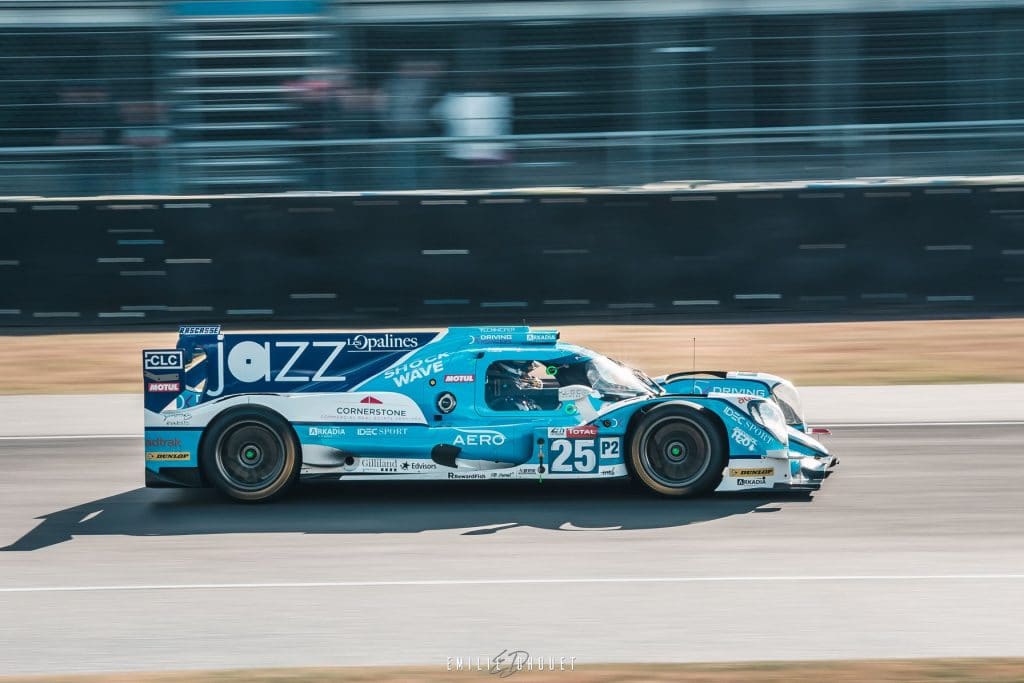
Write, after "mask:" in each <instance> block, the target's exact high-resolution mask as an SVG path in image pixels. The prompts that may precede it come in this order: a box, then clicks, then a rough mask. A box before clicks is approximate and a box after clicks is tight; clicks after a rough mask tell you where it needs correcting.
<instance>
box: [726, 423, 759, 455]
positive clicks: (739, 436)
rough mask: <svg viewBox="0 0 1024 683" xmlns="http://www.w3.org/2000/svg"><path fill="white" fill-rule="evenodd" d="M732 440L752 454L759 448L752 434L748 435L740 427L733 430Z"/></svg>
mask: <svg viewBox="0 0 1024 683" xmlns="http://www.w3.org/2000/svg"><path fill="white" fill-rule="evenodd" d="M732 440H733V441H735V442H736V443H738V444H739V445H741V446H743V447H744V448H746V449H747V450H748V451H751V452H753V451H754V450H755V449H756V448H757V441H756V440H755V439H754V437H752V436H751V435H750V434H747V433H746V432H745V431H743V430H742V429H740V428H739V427H733V428H732Z"/></svg>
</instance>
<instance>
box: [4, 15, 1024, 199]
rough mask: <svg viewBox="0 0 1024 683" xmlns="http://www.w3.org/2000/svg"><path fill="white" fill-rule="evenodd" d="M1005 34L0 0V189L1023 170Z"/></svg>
mask: <svg viewBox="0 0 1024 683" xmlns="http://www.w3.org/2000/svg"><path fill="white" fill-rule="evenodd" d="M893 10H899V11H893ZM1022 55H1024V3H1022V2H1015V1H1009V0H1002V1H999V2H984V1H974V2H965V1H963V0H961V1H959V2H954V1H949V0H902V1H901V2H892V1H891V0H816V1H815V2H804V1H803V0H789V1H787V2H767V1H765V2H758V1H751V0H746V1H740V0H721V1H719V2H713V3H712V2H705V1H702V0H592V1H590V2H571V1H569V0H520V1H517V2H494V1H490V2H487V1H482V0H479V1H478V0H405V1H402V0H363V1H355V0H353V1H341V0H334V1H331V0H186V1H182V2H170V1H165V2H153V1H150V2H130V1H123V0H109V1H104V0H96V1H91V2H87V1H76V2H66V1H65V2H62V1H59V0H9V1H7V2H3V3H0V195H8V196H9V195H26V194H27V195H48V196H58V195H65V196H69V195H71V196H79V195H95V194H108V193H109V194H152V193H161V194H177V193H188V194H194V193H221V192H281V191H318V190H332V191H337V190H340V191H384V190H412V189H438V188H511V187H537V186H549V185H559V186H566V185H570V186H574V185H587V186H593V185H599V186H609V185H610V186H623V185H641V184H645V183H651V182H659V181H680V180H692V179H716V180H724V181H747V180H757V181H765V180H784V179H809V178H818V179H821V178H851V177H864V176H870V177H876V176H894V175H900V176H902V175H924V176H932V175H944V174H958V175H960V174H996V173H998V174H1018V173H1020V172H1021V170H1022V169H1024V159H1022V156H1021V153H1020V152H1021V148H1022V146H1021V136H1022V134H1024V128H1022V126H1021V123H1022V122H1024V73H1022V72H1021V70H1020V69H1019V68H1015V67H1016V66H1017V65H1018V64H1019V62H1020V57H1021V56H1022Z"/></svg>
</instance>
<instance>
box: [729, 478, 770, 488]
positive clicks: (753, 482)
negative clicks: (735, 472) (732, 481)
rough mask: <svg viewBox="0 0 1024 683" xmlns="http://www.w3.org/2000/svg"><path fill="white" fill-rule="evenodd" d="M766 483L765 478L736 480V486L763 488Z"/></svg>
mask: <svg viewBox="0 0 1024 683" xmlns="http://www.w3.org/2000/svg"><path fill="white" fill-rule="evenodd" d="M767 483H768V480H767V479H766V478H765V477H756V478H754V479H747V478H743V479H737V480H736V485H737V486H764V485H766V484H767Z"/></svg>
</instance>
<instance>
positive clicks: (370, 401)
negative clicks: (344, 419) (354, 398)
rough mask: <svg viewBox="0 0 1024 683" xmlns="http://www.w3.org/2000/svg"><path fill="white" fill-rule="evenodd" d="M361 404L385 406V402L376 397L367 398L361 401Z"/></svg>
mask: <svg viewBox="0 0 1024 683" xmlns="http://www.w3.org/2000/svg"><path fill="white" fill-rule="evenodd" d="M359 402H360V403H366V404H372V405H383V404H384V401H382V400H380V399H379V398H377V397H376V396H367V397H366V398H363V399H360V401H359Z"/></svg>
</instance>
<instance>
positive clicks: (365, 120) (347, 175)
mask: <svg viewBox="0 0 1024 683" xmlns="http://www.w3.org/2000/svg"><path fill="white" fill-rule="evenodd" d="M332 81H333V83H334V96H335V112H336V116H337V121H336V131H337V137H338V138H339V139H341V140H348V141H351V140H369V138H371V137H372V136H373V135H374V132H375V131H374V126H375V125H376V124H377V116H378V113H379V112H380V111H381V110H382V109H383V108H384V101H385V98H384V94H383V93H382V92H381V91H380V90H377V89H374V88H370V87H368V86H366V85H363V84H360V83H358V82H357V81H356V78H355V75H354V71H353V70H352V69H351V68H350V67H341V68H338V69H335V70H334V72H333V73H332ZM371 155H372V143H370V142H367V143H366V144H362V145H356V144H345V145H338V146H336V147H334V148H333V150H332V152H331V154H330V155H329V158H330V159H331V162H332V163H331V166H332V174H331V179H332V183H331V189H333V190H359V189H365V188H366V187H369V186H370V185H371V184H372V183H370V182H368V181H369V180H370V179H368V178H366V177H365V176H366V168H367V167H368V166H372V165H373V164H372V163H371V162H370V161H369V159H370V158H371Z"/></svg>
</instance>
